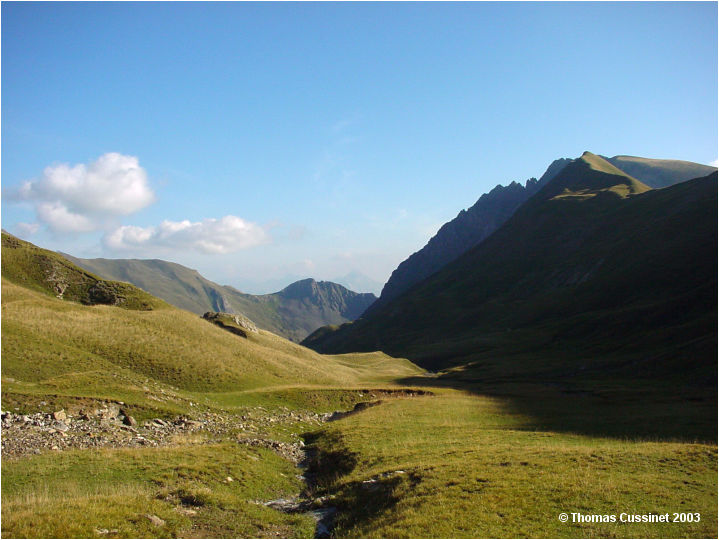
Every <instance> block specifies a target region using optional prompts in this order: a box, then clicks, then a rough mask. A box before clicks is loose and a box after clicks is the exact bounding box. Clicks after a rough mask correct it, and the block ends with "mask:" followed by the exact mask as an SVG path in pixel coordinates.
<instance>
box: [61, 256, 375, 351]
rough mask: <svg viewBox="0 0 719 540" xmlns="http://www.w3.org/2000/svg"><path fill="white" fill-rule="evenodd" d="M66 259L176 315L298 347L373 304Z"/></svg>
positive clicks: (316, 291)
mask: <svg viewBox="0 0 719 540" xmlns="http://www.w3.org/2000/svg"><path fill="white" fill-rule="evenodd" d="M66 257H67V258H68V259H70V260H71V261H73V262H74V263H75V264H77V265H79V266H81V267H82V268H85V269H87V270H89V271H91V272H94V273H96V274H98V275H101V276H104V277H105V278H107V279H114V280H118V281H126V282H129V283H132V284H133V285H136V286H137V287H140V288H142V289H143V290H145V291H148V292H149V293H151V294H153V295H154V296H157V297H158V298H162V299H163V300H165V301H167V302H169V303H170V304H172V305H173V306H176V307H179V308H181V309H185V310H187V311H192V312H193V313H197V314H199V315H201V314H203V313H205V312H207V311H218V312H227V313H240V314H243V315H245V316H247V317H249V318H250V319H251V320H252V321H254V322H255V323H256V324H257V325H258V326H259V327H260V328H263V329H264V330H269V331H270V332H273V333H275V334H278V335H280V336H282V337H285V338H287V339H291V340H293V341H297V342H299V341H301V340H302V339H304V338H305V337H306V336H307V335H308V334H310V333H311V332H313V331H314V330H316V329H317V328H319V327H321V326H324V325H326V324H342V323H344V322H347V321H350V320H354V319H355V318H357V317H359V316H360V315H361V314H362V313H363V312H364V310H365V309H366V308H367V307H368V306H369V305H370V304H372V303H373V302H374V301H375V300H376V297H375V296H374V295H373V294H369V293H362V294H360V293H356V292H354V291H350V290H348V289H346V288H344V287H342V286H341V285H338V284H336V283H331V282H326V281H321V282H316V281H314V280H312V279H307V280H302V281H298V282H297V283H293V284H291V285H289V286H288V287H286V288H285V289H283V290H282V291H279V292H276V293H273V294H263V295H253V294H246V293H243V292H240V291H238V290H237V289H235V288H234V287H230V286H226V285H218V284H217V283H214V282H212V281H210V280H208V279H205V278H204V277H203V276H201V275H200V274H199V273H198V272H197V271H196V270H192V269H190V268H186V267H184V266H182V265H180V264H176V263H171V262H167V261H162V260H158V259H151V260H139V259H79V258H76V257H72V256H69V255H66Z"/></svg>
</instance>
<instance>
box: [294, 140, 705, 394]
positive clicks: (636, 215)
mask: <svg viewBox="0 0 719 540" xmlns="http://www.w3.org/2000/svg"><path fill="white" fill-rule="evenodd" d="M716 208H717V176H716V173H714V174H712V175H710V176H707V177H704V178H699V179H695V180H691V181H688V182H685V183H681V184H677V185H674V186H672V187H669V188H665V189H662V190H648V188H647V186H645V185H643V184H642V183H641V182H639V181H638V180H636V179H635V178H632V177H630V176H628V175H626V174H624V173H622V172H621V171H618V170H617V169H616V168H615V167H614V166H612V165H611V164H610V163H608V162H606V160H603V159H602V158H600V157H598V156H594V155H593V154H589V153H585V154H584V155H583V156H582V157H581V158H578V159H576V160H574V161H573V162H572V163H570V164H569V165H567V166H566V167H565V168H564V169H563V170H562V171H561V172H560V173H559V174H558V175H557V176H556V177H555V178H554V179H553V180H552V181H551V182H549V183H548V184H547V185H546V186H545V187H544V188H543V189H541V190H540V191H539V192H538V193H537V194H536V195H535V196H534V197H532V198H531V199H530V200H529V201H528V202H527V203H526V204H525V205H523V206H522V207H521V208H520V209H519V210H518V211H517V212H516V213H515V214H514V215H513V216H512V218H511V219H510V220H509V221H507V223H506V224H505V225H504V226H503V227H501V228H500V229H499V230H498V231H497V232H495V234H493V235H492V236H490V237H489V238H488V239H487V240H485V241H484V242H483V243H482V244H480V245H479V246H477V247H476V248H474V249H472V250H470V251H469V252H467V253H465V254H464V255H463V256H461V257H460V258H458V259H456V260H455V261H454V262H452V263H450V264H449V265H447V266H446V267H445V268H444V269H442V270H441V271H440V272H438V273H436V274H435V275H433V276H431V277H430V278H429V279H426V280H425V281H423V282H421V283H419V284H418V285H416V286H414V287H413V288H411V289H410V290H409V291H407V292H406V293H405V294H403V295H402V296H400V297H398V298H397V299H395V300H394V301H392V302H390V303H388V304H387V305H385V306H382V307H381V309H378V310H377V311H376V312H373V313H371V314H369V315H368V316H367V317H365V318H363V319H360V320H358V321H356V322H355V323H353V324H348V325H344V326H342V327H340V328H338V329H335V330H334V331H333V330H332V329H328V328H325V329H320V330H319V331H317V332H316V333H315V334H313V335H311V336H309V337H308V338H307V339H306V340H305V341H304V344H305V345H307V346H309V347H312V348H314V349H315V350H318V351H334V352H338V351H350V350H353V351H362V350H364V351H368V350H383V351H385V352H387V353H390V354H396V355H402V356H406V357H408V358H410V359H412V360H414V361H416V362H417V363H419V364H421V365H423V366H425V367H429V368H433V369H439V368H446V367H448V366H452V365H459V364H462V365H465V367H464V368H463V369H464V370H466V369H469V370H470V371H471V372H473V371H477V373H481V374H482V375H483V376H494V377H505V376H510V375H511V376H514V375H520V376H523V377H526V376H529V375H531V374H535V375H536V374H539V373H544V374H555V375H570V374H574V375H576V374H581V373H592V372H595V373H596V372H597V371H600V372H608V371H607V370H609V371H611V370H619V372H622V373H624V374H629V375H631V376H632V377H636V376H642V377H652V376H665V375H667V374H671V376H673V377H674V376H681V377H689V378H694V379H695V380H696V381H699V383H700V384H706V380H707V379H706V376H707V375H708V374H709V377H711V373H715V372H716V361H715V360H716V358H715V357H716V341H717V340H716V310H717V303H716V296H717V247H716V246H717V232H716V223H717V210H716ZM710 380H712V379H710ZM701 381H704V382H701Z"/></svg>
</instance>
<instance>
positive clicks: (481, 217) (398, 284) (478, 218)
mask: <svg viewBox="0 0 719 540" xmlns="http://www.w3.org/2000/svg"><path fill="white" fill-rule="evenodd" d="M570 161H571V160H569V159H558V160H556V161H554V162H553V163H552V164H551V165H550V166H549V167H548V168H547V170H546V172H545V173H544V174H543V175H542V176H541V178H540V179H539V180H537V179H536V178H530V179H529V180H527V182H526V183H525V185H522V184H520V183H517V182H512V183H511V184H509V185H507V186H499V185H498V186H497V187H495V188H494V189H493V190H492V191H490V192H489V193H485V194H484V195H482V196H481V197H480V198H479V200H478V201H477V202H476V203H474V205H472V206H471V207H470V208H468V209H467V210H462V211H461V212H460V213H459V214H458V215H457V217H456V218H454V219H453V220H452V221H449V222H447V223H445V224H444V225H442V227H441V228H440V229H439V231H437V234H435V235H434V236H433V237H432V238H431V239H430V240H429V242H427V245H425V246H424V247H423V248H422V249H421V250H419V251H417V252H416V253H414V254H412V255H410V256H409V257H408V258H407V259H406V260H405V261H403V262H402V263H400V265H399V266H398V267H397V269H396V270H395V271H394V272H392V275H391V276H390V278H389V280H388V281H387V283H386V284H385V286H384V288H383V289H382V294H381V295H380V298H379V300H378V301H377V302H376V303H375V304H374V305H373V306H371V307H370V309H369V313H371V312H372V311H373V310H375V309H377V308H379V307H380V306H382V305H383V304H386V303H387V302H388V301H389V300H391V299H393V298H396V297H397V296H399V295H400V294H402V293H403V292H404V291H406V290H407V289H409V288H410V287H411V286H412V285H414V284H415V283H419V282H420V281H422V280H423V279H425V278H427V277H429V276H431V275H432V274H434V273H435V272H437V271H438V270H439V269H441V268H442V267H443V266H445V265H446V264H447V263H449V262H451V261H453V260H454V259H456V258H457V257H459V256H460V255H462V254H463V253H464V252H466V251H467V250H469V249H471V248H473V247H474V246H476V245H477V244H479V243H480V242H482V240H484V239H485V238H487V237H488V236H489V235H490V234H492V233H493V232H494V231H495V230H497V229H498V228H499V227H500V226H501V225H502V224H503V223H504V222H505V221H507V220H508V219H509V218H510V217H511V216H512V214H513V213H514V212H515V211H516V210H517V208H519V207H520V206H521V205H522V203H524V202H525V201H526V200H527V199H529V197H531V196H532V195H534V194H535V193H536V192H537V191H539V189H541V187H542V186H544V185H545V184H546V183H547V182H548V181H549V180H551V179H552V178H553V177H554V176H555V175H556V174H557V173H558V172H559V171H560V170H561V169H562V168H563V167H564V166H565V165H566V164H567V163H569V162H570Z"/></svg>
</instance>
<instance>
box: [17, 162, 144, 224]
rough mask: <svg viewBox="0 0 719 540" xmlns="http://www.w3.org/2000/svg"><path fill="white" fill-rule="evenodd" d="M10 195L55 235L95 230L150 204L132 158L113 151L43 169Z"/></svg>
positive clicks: (136, 163) (138, 167) (141, 175)
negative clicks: (24, 203)
mask: <svg viewBox="0 0 719 540" xmlns="http://www.w3.org/2000/svg"><path fill="white" fill-rule="evenodd" d="M12 197H13V198H14V199H16V200H22V201H28V202H31V203H32V204H34V205H35V211H36V212H37V217H38V219H39V220H40V221H42V222H43V223H45V224H46V225H48V226H49V227H50V228H51V229H53V230H56V231H59V232H87V231H92V230H96V229H99V228H100V227H101V226H102V224H103V223H105V222H106V221H107V220H108V218H112V217H117V216H125V215H128V214H132V213H134V212H137V211H138V210H141V209H143V208H145V207H146V206H148V205H150V204H152V203H153V202H154V201H155V194H154V193H153V191H152V189H151V188H150V185H149V183H148V181H147V173H146V172H145V170H144V169H143V168H142V167H140V164H139V162H138V159H137V158H136V157H133V156H125V155H122V154H118V153H115V152H111V153H108V154H104V155H102V156H100V157H99V158H98V159H97V160H95V161H92V162H90V163H88V164H84V163H79V164H77V165H74V166H72V167H71V166H70V165H68V164H65V163H62V164H59V165H52V166H49V167H46V168H45V170H44V171H43V173H42V176H41V177H40V178H38V179H35V180H28V181H26V182H23V184H22V185H21V186H20V188H19V189H17V190H16V191H15V192H14V193H13V194H12Z"/></svg>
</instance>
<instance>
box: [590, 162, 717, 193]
mask: <svg viewBox="0 0 719 540" xmlns="http://www.w3.org/2000/svg"><path fill="white" fill-rule="evenodd" d="M604 159H606V160H607V161H608V162H610V163H611V164H612V165H614V166H615V167H618V168H619V169H621V170H622V171H624V172H625V173H627V174H628V175H630V176H633V177H634V178H636V179H637V180H639V181H641V182H643V183H644V184H646V185H648V186H649V187H652V188H664V187H668V186H673V185H674V184H678V183H680V182H686V181H687V180H691V179H692V178H700V177H702V176H707V175H709V174H711V173H713V172H716V170H717V168H716V167H711V166H709V165H702V164H701V163H693V162H691V161H681V160H678V159H650V158H642V157H637V156H614V157H612V158H604Z"/></svg>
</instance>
